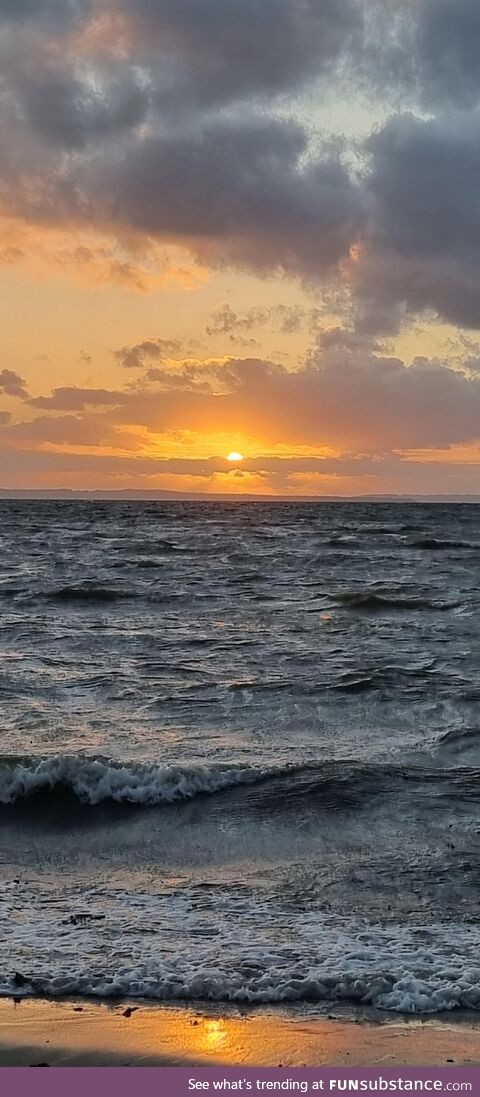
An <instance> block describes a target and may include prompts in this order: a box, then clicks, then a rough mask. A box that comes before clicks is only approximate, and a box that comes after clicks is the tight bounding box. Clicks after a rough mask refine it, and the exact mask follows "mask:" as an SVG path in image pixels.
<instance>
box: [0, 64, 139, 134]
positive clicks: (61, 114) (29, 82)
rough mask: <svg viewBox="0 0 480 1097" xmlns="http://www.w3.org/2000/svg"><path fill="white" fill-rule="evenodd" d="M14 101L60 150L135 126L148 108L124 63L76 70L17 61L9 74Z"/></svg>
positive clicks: (136, 80) (38, 129)
mask: <svg viewBox="0 0 480 1097" xmlns="http://www.w3.org/2000/svg"><path fill="white" fill-rule="evenodd" d="M12 82H15V84H16V86H17V95H18V103H19V105H20V107H21V110H22V112H23V115H24V119H25V120H26V122H27V124H28V125H29V127H30V128H31V129H32V130H33V132H34V133H35V134H36V136H37V137H42V138H44V139H45V140H46V141H49V142H52V143H53V144H56V145H59V146H60V147H61V148H63V149H69V148H75V147H82V146H84V145H86V144H87V143H88V142H91V141H94V140H98V139H101V138H103V139H104V138H106V137H112V136H114V135H115V134H118V133H121V132H122V131H123V130H127V129H130V128H132V127H134V126H136V125H138V124H139V123H140V122H141V121H142V119H143V118H144V117H145V114H146V112H147V109H148V103H149V95H148V90H147V88H146V87H145V86H142V85H141V84H140V83H139V80H138V77H137V78H136V77H135V75H134V74H133V73H132V71H131V70H130V69H129V68H128V67H127V66H126V65H122V66H120V65H116V66H114V65H111V64H110V65H109V66H108V67H106V66H103V68H102V69H98V68H96V69H95V68H93V69H92V68H91V67H90V69H89V70H88V69H87V71H83V72H82V71H81V69H80V67H79V66H75V64H74V63H70V64H69V65H66V64H62V63H61V62H60V63H59V61H58V59H56V60H55V62H54V63H46V60H45V57H44V56H43V55H42V54H40V56H39V58H38V62H37V64H36V65H35V66H33V65H32V60H31V59H30V60H29V63H28V65H27V66H26V68H25V70H24V71H23V72H22V68H21V62H17V63H16V66H15V76H14V77H13V78H12Z"/></svg>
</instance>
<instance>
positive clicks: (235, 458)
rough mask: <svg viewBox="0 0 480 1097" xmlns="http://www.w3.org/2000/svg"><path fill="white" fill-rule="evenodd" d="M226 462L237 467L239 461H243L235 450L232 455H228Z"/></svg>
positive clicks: (241, 455) (241, 456)
mask: <svg viewBox="0 0 480 1097" xmlns="http://www.w3.org/2000/svg"><path fill="white" fill-rule="evenodd" d="M227 461H231V462H232V464H235V465H237V464H238V463H239V462H240V461H243V453H237V451H236V450H233V451H232V453H229V454H228V457H227Z"/></svg>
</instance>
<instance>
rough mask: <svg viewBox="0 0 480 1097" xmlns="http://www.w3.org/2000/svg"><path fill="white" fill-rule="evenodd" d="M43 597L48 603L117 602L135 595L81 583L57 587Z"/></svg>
mask: <svg viewBox="0 0 480 1097" xmlns="http://www.w3.org/2000/svg"><path fill="white" fill-rule="evenodd" d="M43 597H44V598H45V599H46V600H47V601H49V602H118V601H120V600H122V599H124V598H134V597H135V594H134V593H133V592H132V591H123V590H119V589H115V588H113V587H101V586H97V585H96V584H94V583H82V584H79V585H78V586H75V585H72V586H65V587H58V588H57V589H56V590H51V591H48V592H45V593H44V594H43Z"/></svg>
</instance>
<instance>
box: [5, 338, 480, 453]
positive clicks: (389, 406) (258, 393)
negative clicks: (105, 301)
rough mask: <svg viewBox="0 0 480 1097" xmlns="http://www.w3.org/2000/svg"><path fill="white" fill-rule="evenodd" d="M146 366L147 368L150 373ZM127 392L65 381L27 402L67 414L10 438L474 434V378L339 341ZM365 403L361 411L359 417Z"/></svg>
mask: <svg viewBox="0 0 480 1097" xmlns="http://www.w3.org/2000/svg"><path fill="white" fill-rule="evenodd" d="M152 372H154V371H152ZM158 372H159V376H158V377H156V378H151V380H152V381H157V382H158V387H155V386H154V387H151V386H149V387H147V388H143V389H142V388H140V389H139V388H136V389H134V390H132V389H126V390H125V391H123V392H118V391H112V392H109V391H105V390H101V389H100V390H98V389H93V390H92V389H81V388H73V387H72V388H68V387H67V388H63V389H57V390H54V392H53V394H52V395H51V396H50V397H48V396H47V397H40V398H38V397H37V398H35V399H34V400H31V401H30V404H33V405H34V406H36V407H40V408H42V409H49V410H50V411H52V412H53V411H54V410H58V411H61V412H72V411H75V412H76V413H77V414H75V415H72V414H62V415H59V416H55V415H44V416H40V417H39V418H37V419H34V420H33V421H31V422H24V423H18V424H12V425H10V426H6V427H5V428H4V429H5V431H6V435H5V437H8V438H9V439H10V441H11V443H12V444H13V445H21V446H23V445H25V444H26V443H27V442H32V441H33V440H36V442H37V443H38V444H39V445H42V444H44V443H53V444H57V445H62V444H69V445H74V444H78V445H81V446H85V445H87V446H88V445H104V444H108V445H111V446H113V447H117V448H122V447H123V448H127V449H130V448H131V449H133V450H134V449H135V448H136V449H137V450H138V451H139V452H140V451H143V450H144V449H145V447H146V448H148V446H149V445H150V446H151V445H152V444H154V445H155V448H156V449H157V448H158V445H159V439H161V437H162V436H164V437H165V439H168V437H169V436H176V437H179V436H181V435H185V434H195V435H196V436H197V437H200V436H203V437H204V438H207V439H208V438H209V437H214V436H217V435H222V436H228V435H230V437H232V438H237V437H238V438H242V437H246V438H248V437H249V438H255V439H257V440H258V442H257V444H258V445H260V446H261V448H263V449H265V448H266V449H267V450H268V449H272V447H273V448H274V447H275V446H277V445H278V444H282V445H290V446H291V447H292V452H295V448H296V447H298V445H301V446H307V447H311V448H314V449H316V450H317V451H318V450H319V449H320V450H324V449H325V448H327V449H329V450H331V451H332V450H333V451H335V452H337V453H342V454H344V455H345V454H350V455H352V456H353V455H355V454H356V455H357V456H358V455H361V454H371V455H373V454H376V455H378V456H381V455H384V454H386V453H394V452H409V451H416V450H419V449H425V450H428V449H429V448H430V449H435V448H436V449H438V448H442V447H443V448H445V447H450V446H453V445H458V444H465V443H469V442H472V441H474V440H476V439H478V438H479V437H480V378H479V376H478V375H477V374H475V373H472V372H468V373H467V372H463V371H461V370H459V369H458V368H451V367H448V366H447V365H445V364H444V363H441V362H437V361H435V360H428V359H426V358H416V359H414V361H413V363H412V365H411V366H408V367H407V366H406V365H405V363H404V362H403V361H401V360H400V359H398V358H387V357H385V356H384V355H381V354H375V353H373V352H372V351H370V350H368V349H364V350H363V351H362V350H361V349H359V348H358V347H356V348H354V349H352V348H351V347H349V346H348V344H347V343H344V344H342V343H340V344H333V345H331V346H330V347H326V348H325V347H322V346H320V347H319V349H318V350H317V351H315V352H314V353H313V354H312V355H311V357H310V359H309V361H308V362H307V364H306V365H304V366H303V367H301V368H299V369H297V370H295V371H290V370H287V369H286V368H284V367H283V366H281V365H278V364H276V363H274V362H270V361H268V360H262V359H258V358H231V359H228V360H227V361H226V362H219V361H215V360H214V359H212V360H207V361H206V362H205V363H201V364H197V365H192V364H191V363H190V364H189V363H187V364H185V366H183V367H181V366H179V368H178V369H177V370H175V371H174V372H172V373H170V372H169V371H168V370H166V369H162V370H159V371H158ZM359 409H361V414H359Z"/></svg>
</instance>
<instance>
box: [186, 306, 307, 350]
mask: <svg viewBox="0 0 480 1097" xmlns="http://www.w3.org/2000/svg"><path fill="white" fill-rule="evenodd" d="M310 311H311V313H312V312H313V311H314V310H310ZM305 318H306V310H305V309H304V308H303V307H302V306H301V305H283V304H279V305H272V306H271V307H270V308H259V307H253V308H251V309H247V311H246V312H243V313H238V312H235V310H234V309H232V307H231V305H229V304H228V303H226V304H221V305H218V306H217V308H216V309H215V310H214V312H213V313H212V315H211V318H210V323H209V324H207V327H206V332H207V335H228V336H230V337H231V338H232V340H236V339H237V338H238V337H239V336H240V337H242V333H249V332H251V331H253V330H255V329H256V328H262V327H266V326H271V327H272V328H273V330H275V331H279V332H281V333H282V334H284V335H288V334H292V333H294V332H298V331H301V329H302V327H303V325H304V323H305ZM239 341H242V342H243V341H244V338H240V340H239Z"/></svg>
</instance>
